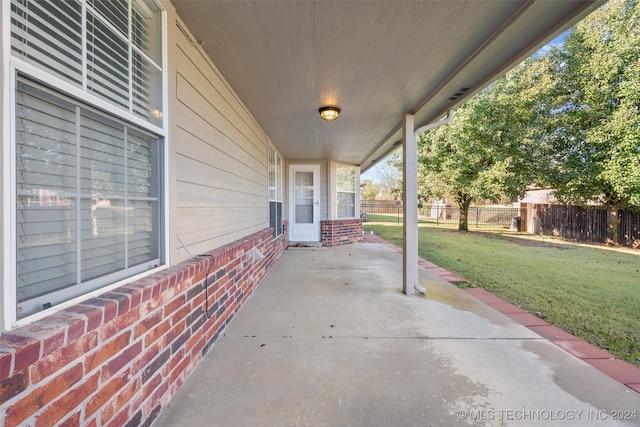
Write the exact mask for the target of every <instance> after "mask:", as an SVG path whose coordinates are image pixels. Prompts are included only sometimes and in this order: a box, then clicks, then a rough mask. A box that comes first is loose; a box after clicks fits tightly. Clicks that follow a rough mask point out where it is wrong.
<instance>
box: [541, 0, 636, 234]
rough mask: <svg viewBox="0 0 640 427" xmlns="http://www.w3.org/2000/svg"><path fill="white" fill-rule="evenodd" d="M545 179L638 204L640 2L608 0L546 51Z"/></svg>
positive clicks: (584, 194) (568, 189)
mask: <svg viewBox="0 0 640 427" xmlns="http://www.w3.org/2000/svg"><path fill="white" fill-rule="evenodd" d="M549 63H550V70H549V72H550V74H551V75H552V76H553V78H554V84H553V88H552V91H551V92H550V96H548V97H547V98H546V103H547V104H548V105H547V109H548V110H549V118H550V120H549V123H550V127H549V136H550V143H551V146H552V152H553V156H552V158H551V160H552V162H551V164H550V165H551V170H550V173H549V175H548V183H549V184H550V185H551V186H553V187H554V188H555V189H556V195H557V196H558V197H559V198H560V199H561V200H564V201H568V202H573V203H585V202H588V201H600V202H602V203H604V204H606V205H608V206H609V212H610V215H609V229H610V236H609V238H610V240H611V241H617V217H616V213H617V210H618V208H620V207H628V206H632V205H640V5H639V2H638V0H611V1H610V2H608V3H607V4H605V5H604V6H603V7H602V8H600V9H599V10H597V11H596V12H594V13H593V14H591V15H590V16H588V17H587V18H586V19H585V20H583V21H582V22H580V23H579V24H578V25H576V26H575V27H574V28H573V29H572V31H571V32H570V34H569V35H568V36H567V38H566V41H565V43H564V45H563V46H561V47H559V48H558V49H555V50H553V51H552V52H551V53H550V54H549Z"/></svg>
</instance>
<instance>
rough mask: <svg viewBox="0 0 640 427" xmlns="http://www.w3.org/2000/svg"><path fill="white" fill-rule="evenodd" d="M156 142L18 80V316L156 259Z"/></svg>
mask: <svg viewBox="0 0 640 427" xmlns="http://www.w3.org/2000/svg"><path fill="white" fill-rule="evenodd" d="M159 150H160V141H159V138H158V137H157V136H155V135H152V134H149V133H147V132H145V131H143V130H140V129H137V128H135V127H132V126H131V125H128V124H126V123H123V122H119V121H117V120H114V119H112V118H109V117H107V116H105V115H104V114H103V113H101V112H98V111H94V110H92V109H89V108H87V107H85V106H83V105H81V104H80V103H78V102H75V101H73V100H71V99H67V98H65V97H63V96H62V95H60V96H58V95H56V94H55V93H54V92H52V91H50V90H44V89H43V88H41V87H40V86H38V85H36V84H34V83H31V82H29V81H27V80H25V79H20V80H19V81H18V84H17V93H16V185H17V188H16V190H17V202H18V203H17V206H16V218H17V221H16V226H17V230H16V236H17V241H16V243H17V247H16V253H17V270H16V271H17V289H18V307H19V311H20V313H19V317H22V316H24V315H27V314H30V313H32V312H34V311H37V310H39V309H41V308H42V304H46V303H51V304H54V303H57V302H60V301H63V300H66V299H69V298H72V297H74V296H77V295H80V294H82V293H85V292H87V291H88V290H91V289H97V288H99V287H101V286H104V285H105V284H106V283H110V282H113V281H114V280H115V279H117V278H125V277H129V276H131V275H133V274H136V273H137V272H140V271H144V270H146V269H148V268H149V267H150V266H153V265H157V264H158V263H159V258H160V246H161V245H160V235H159V230H160V215H159V209H160V199H159V190H158V188H159V180H160V178H159V170H160V167H159V165H160V151H159Z"/></svg>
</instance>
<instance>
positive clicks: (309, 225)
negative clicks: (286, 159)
mask: <svg viewBox="0 0 640 427" xmlns="http://www.w3.org/2000/svg"><path fill="white" fill-rule="evenodd" d="M289 182H290V183H291V185H290V192H289V195H290V197H289V200H290V201H291V203H289V206H290V209H289V240H290V241H292V242H319V241H320V201H319V199H320V186H319V183H320V165H291V166H290V167H289Z"/></svg>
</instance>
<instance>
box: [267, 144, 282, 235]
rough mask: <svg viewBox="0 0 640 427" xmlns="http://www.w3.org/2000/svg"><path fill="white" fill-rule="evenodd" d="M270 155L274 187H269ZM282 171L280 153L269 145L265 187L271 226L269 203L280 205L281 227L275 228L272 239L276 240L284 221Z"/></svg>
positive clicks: (280, 233)
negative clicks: (272, 158) (272, 159)
mask: <svg viewBox="0 0 640 427" xmlns="http://www.w3.org/2000/svg"><path fill="white" fill-rule="evenodd" d="M271 153H273V154H274V164H273V170H274V175H275V179H274V186H272V185H271V167H272V164H271ZM278 163H279V167H278ZM283 170H284V162H283V160H282V156H281V155H280V153H279V152H278V150H276V148H275V147H274V146H273V145H272V144H269V148H268V150H267V181H268V182H267V187H268V192H269V194H268V199H269V224H271V203H272V202H275V203H280V225H281V227H280V228H279V229H278V227H276V228H275V231H274V236H273V237H274V239H277V238H278V237H280V236H281V235H282V233H283V227H284V225H282V224H283V221H284V214H283V211H284V209H283V203H282V194H283V191H282V188H283V177H282V175H283ZM272 189H273V194H274V195H273V196H272ZM277 223H278V222H277V220H276V224H277Z"/></svg>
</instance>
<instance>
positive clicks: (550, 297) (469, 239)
mask: <svg viewBox="0 0 640 427" xmlns="http://www.w3.org/2000/svg"><path fill="white" fill-rule="evenodd" d="M365 230H373V232H374V234H376V235H378V236H380V237H382V238H383V239H385V240H387V241H389V242H393V243H395V244H396V245H399V246H402V226H398V225H395V224H392V225H391V224H390V225H376V224H370V223H366V224H365ZM418 241H419V253H420V256H421V257H422V258H424V259H427V260H429V261H431V262H434V263H436V264H438V265H439V266H441V267H443V268H445V269H447V270H449V271H452V272H455V273H456V274H458V275H460V276H462V277H464V278H465V279H467V281H468V283H467V284H466V285H465V286H469V287H482V288H485V289H487V290H488V291H490V292H492V293H494V294H495V295H498V296H499V297H501V298H502V299H504V300H506V301H509V302H510V303H512V304H515V305H517V306H520V307H522V308H523V309H525V310H527V311H529V312H531V313H533V314H535V315H536V316H538V317H540V318H542V319H544V320H545V321H547V322H549V323H551V324H553V325H555V326H557V327H559V328H562V329H564V330H565V331H567V332H569V333H571V334H573V335H576V336H578V337H580V338H582V339H584V340H585V341H587V342H589V343H591V344H593V345H595V346H598V347H600V348H602V349H605V350H607V351H609V352H611V353H612V354H614V355H616V356H617V357H619V358H620V359H623V360H626V361H627V362H630V363H632V364H633V365H635V366H638V367H640V252H636V253H629V252H620V251H615V250H612V249H609V248H605V247H597V246H591V247H588V246H584V245H577V244H572V243H567V242H561V241H559V240H555V239H551V238H549V237H546V238H545V237H539V236H532V235H521V234H517V233H504V232H480V231H474V232H471V233H459V232H458V231H457V230H450V229H442V228H434V227H420V228H419V237H418Z"/></svg>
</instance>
